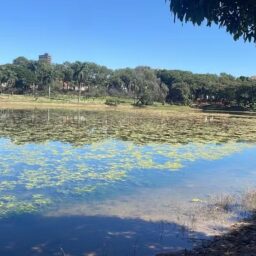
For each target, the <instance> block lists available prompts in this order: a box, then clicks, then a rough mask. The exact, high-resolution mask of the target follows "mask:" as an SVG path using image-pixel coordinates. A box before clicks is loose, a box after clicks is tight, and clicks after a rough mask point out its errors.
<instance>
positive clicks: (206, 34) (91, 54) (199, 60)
mask: <svg viewBox="0 0 256 256" xmlns="http://www.w3.org/2000/svg"><path fill="white" fill-rule="evenodd" d="M0 6H1V15H0V24H1V25H0V63H1V64H4V63H7V62H11V61H12V60H13V59H14V58H15V57H17V56H25V57H27V58H29V59H37V56H38V55H39V54H41V53H44V52H49V53H50V54H51V55H52V57H53V61H54V62H55V63H62V62H64V61H66V60H67V61H75V60H80V61H92V62H96V63H98V64H102V65H106V66H108V67H110V68H121V67H135V66H138V65H147V66H151V67H155V68H168V69H182V70H189V71H193V72H197V73H220V72H227V73H230V74H233V75H236V76H239V75H248V76H251V75H255V74H256V65H255V63H256V47H255V45H254V44H252V43H244V42H243V41H242V40H240V41H237V42H235V41H233V39H232V37H231V36H230V35H229V34H227V33H226V32H225V30H224V29H221V30H220V29H218V28H217V27H213V28H208V27H194V26H192V25H191V24H184V25H182V24H181V23H180V22H176V23H174V22H173V17H172V16H171V14H170V12H169V6H168V5H167V4H166V3H165V0H2V1H1V5H0Z"/></svg>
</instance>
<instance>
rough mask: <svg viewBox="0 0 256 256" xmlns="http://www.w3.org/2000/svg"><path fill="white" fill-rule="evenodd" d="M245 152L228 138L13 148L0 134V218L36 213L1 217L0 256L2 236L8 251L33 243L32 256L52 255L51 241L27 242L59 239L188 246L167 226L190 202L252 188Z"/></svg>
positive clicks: (249, 149) (147, 250)
mask: <svg viewBox="0 0 256 256" xmlns="http://www.w3.org/2000/svg"><path fill="white" fill-rule="evenodd" d="M255 152H256V147H255V146H254V145H252V144H242V143H232V142H230V143H225V144H200V143H190V144H175V145H170V144H145V145H136V144H134V143H132V142H124V141H119V140H105V141H102V142H98V143H94V144H91V145H84V146H80V147H74V146H72V145H71V144H68V143H62V142H58V141H48V142H45V143H40V144H33V143H26V144H23V145H16V144H14V143H12V142H11V141H10V140H9V139H5V138H2V139H0V216H2V217H7V216H9V215H11V214H13V213H15V214H18V215H19V214H22V213H40V212H41V213H44V214H42V215H40V214H38V215H35V216H33V217H32V216H30V217H29V218H28V219H26V218H23V219H22V221H19V218H18V219H16V218H15V219H13V220H12V222H11V223H12V224H10V223H9V222H8V218H7V219H6V221H7V223H9V224H8V225H6V223H5V218H2V219H0V227H1V229H0V236H1V237H4V239H3V240H2V241H0V253H2V254H3V255H9V254H8V253H7V252H8V250H7V251H6V249H1V248H7V247H8V246H9V245H8V244H9V243H10V241H11V238H9V237H12V239H15V244H16V247H13V250H14V251H15V250H16V251H19V253H20V252H21V251H22V252H23V251H24V250H25V249H26V248H29V247H32V245H33V248H36V250H38V253H35V252H34V254H33V255H49V254H51V255H53V254H54V253H55V254H56V255H59V254H58V253H61V252H60V251H59V248H60V247H61V246H62V245H59V244H58V246H57V245H56V242H53V244H51V243H50V244H48V245H47V246H46V247H47V250H46V254H42V253H40V251H44V250H45V249H44V247H43V246H45V245H42V244H41V245H36V246H34V245H35V244H36V243H39V242H40V243H42V239H43V238H44V237H45V239H46V238H47V240H49V241H56V239H57V241H59V240H61V241H66V242H65V245H64V246H65V247H64V248H65V249H67V250H68V252H73V253H74V255H80V254H81V252H84V251H86V252H87V253H89V252H97V253H98V254H97V253H96V254H91V255H104V253H105V255H121V254H123V253H124V252H125V253H127V255H133V254H134V251H136V253H135V254H134V255H154V254H155V253H156V252H159V251H163V250H166V251H168V250H177V249H182V248H191V246H192V245H193V240H191V239H190V238H191V237H187V236H185V235H184V234H185V233H186V231H185V229H184V227H183V226H182V225H180V224H177V221H176V220H177V216H179V214H181V212H179V210H180V209H182V211H184V212H185V211H186V210H188V208H189V207H191V204H192V203H190V201H191V200H192V199H193V198H201V199H205V198H207V197H208V196H209V195H214V194H219V193H223V192H232V193H233V192H241V191H244V190H246V189H247V188H250V187H253V186H255V185H256V179H255V174H256V158H255ZM183 208H184V209H183ZM41 210H42V211H41ZM163 221H165V222H163ZM166 221H168V223H166ZM56 225H57V226H58V228H56ZM38 228H39V230H40V234H41V235H40V236H38V235H36V234H37V233H38ZM17 230H18V231H17ZM19 232H20V233H19ZM21 233H22V235H20V234H21ZM6 234H8V235H7V236H6ZM23 234H25V235H23ZM64 234H66V235H65V236H64ZM194 235H195V237H197V238H198V237H199V238H205V234H203V233H202V234H201V233H196V234H195V233H194ZM23 237H24V239H25V240H23ZM42 237H43V238H42ZM34 240H35V241H34ZM28 241H29V242H28ZM67 241H68V242H67ZM83 241H86V242H87V243H85V242H83ZM33 243H35V244H33ZM67 244H68V245H67ZM7 245H8V246H7ZM6 246H7V247H6ZM67 247H68V248H67ZM15 248H17V249H15ZM24 248H25V249H24ZM23 249H24V250H23ZM1 250H3V251H1ZM30 250H31V248H30ZM29 252H31V251H29ZM47 253H48V254H47ZM10 255H14V254H12V252H10ZM23 255H29V253H28V252H24V254H23ZM83 255H89V254H83Z"/></svg>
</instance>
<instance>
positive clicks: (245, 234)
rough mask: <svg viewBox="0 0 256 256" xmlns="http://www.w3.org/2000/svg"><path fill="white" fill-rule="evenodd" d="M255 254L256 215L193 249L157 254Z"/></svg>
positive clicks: (213, 255) (219, 255)
mask: <svg viewBox="0 0 256 256" xmlns="http://www.w3.org/2000/svg"><path fill="white" fill-rule="evenodd" d="M221 255H224V256H255V255H256V215H254V217H253V218H251V219H250V220H247V221H243V222H240V223H237V224H234V225H233V226H232V227H231V229H230V232H228V233H227V234H225V235H223V236H218V237H215V238H214V239H213V240H212V241H211V242H206V243H205V245H203V246H201V247H200V248H195V249H194V250H192V251H181V252H176V253H167V254H158V255H157V256H221Z"/></svg>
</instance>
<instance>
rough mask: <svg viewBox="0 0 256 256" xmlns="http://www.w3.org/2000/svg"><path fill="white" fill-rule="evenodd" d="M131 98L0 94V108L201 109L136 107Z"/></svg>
mask: <svg viewBox="0 0 256 256" xmlns="http://www.w3.org/2000/svg"><path fill="white" fill-rule="evenodd" d="M107 100H110V101H113V102H114V101H118V104H117V105H116V106H113V105H107V104H106V101H107ZM133 103H134V101H133V99H127V98H115V97H97V98H82V99H81V100H80V102H79V103H78V100H77V97H75V96H65V95H60V96H55V97H53V98H48V97H43V96H41V97H36V98H35V97H33V96H29V95H9V94H1V95H0V108H14V109H23V108H71V109H72V108H73V109H88V110H110V109H115V110H121V111H125V110H127V111H128V110H143V111H148V110H160V111H162V110H163V111H181V112H188V111H193V112H201V110H198V109H194V108H190V107H188V106H176V105H167V104H166V105H162V104H161V103H154V105H152V106H145V107H144V106H143V107H136V106H134V105H133Z"/></svg>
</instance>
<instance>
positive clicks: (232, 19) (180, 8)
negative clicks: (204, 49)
mask: <svg viewBox="0 0 256 256" xmlns="http://www.w3.org/2000/svg"><path fill="white" fill-rule="evenodd" d="M168 1H169V2H170V10H171V12H172V13H173V14H174V17H175V18H178V19H179V20H180V21H181V22H183V21H184V22H192V23H193V24H197V25H201V24H202V23H203V22H204V21H206V22H207V26H211V25H212V24H217V25H219V26H220V27H225V28H226V30H227V32H229V33H230V34H231V35H233V37H234V39H235V40H237V39H239V38H240V37H243V38H244V40H245V41H247V40H248V41H250V42H251V41H254V42H256V1H255V0H168Z"/></svg>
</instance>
